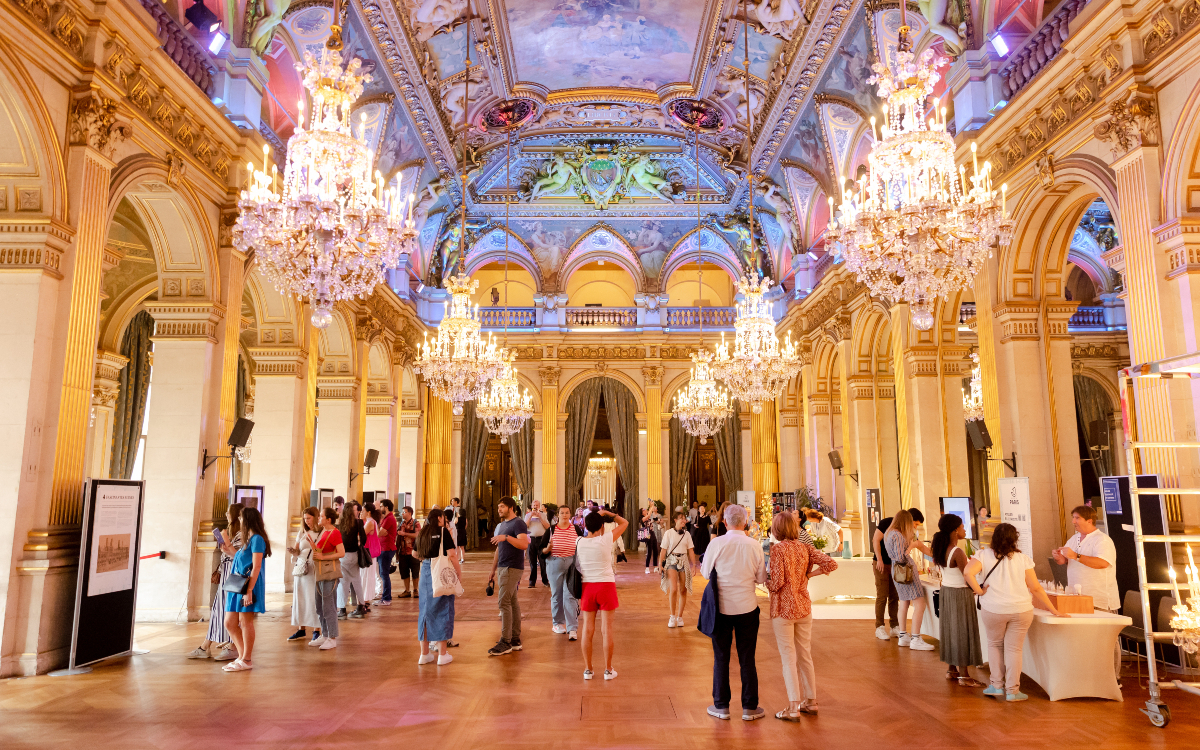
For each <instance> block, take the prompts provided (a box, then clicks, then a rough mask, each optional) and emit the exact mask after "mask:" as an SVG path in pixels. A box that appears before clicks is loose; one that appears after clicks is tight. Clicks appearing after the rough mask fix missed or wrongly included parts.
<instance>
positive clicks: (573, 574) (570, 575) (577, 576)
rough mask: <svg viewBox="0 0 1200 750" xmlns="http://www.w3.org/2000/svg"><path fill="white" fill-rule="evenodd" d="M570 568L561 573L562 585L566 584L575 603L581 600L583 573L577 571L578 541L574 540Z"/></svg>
mask: <svg viewBox="0 0 1200 750" xmlns="http://www.w3.org/2000/svg"><path fill="white" fill-rule="evenodd" d="M574 558H575V559H574V561H573V564H572V565H571V567H569V568H567V570H566V572H564V573H563V583H565V584H566V586H567V590H568V591H570V592H571V596H573V597H575V601H579V600H580V599H582V598H583V573H582V572H580V570H579V540H578V539H576V540H575V555H574Z"/></svg>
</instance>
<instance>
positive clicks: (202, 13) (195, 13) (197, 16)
mask: <svg viewBox="0 0 1200 750" xmlns="http://www.w3.org/2000/svg"><path fill="white" fill-rule="evenodd" d="M183 17H184V18H186V19H187V20H188V21H190V22H191V24H192V25H193V26H195V27H196V28H198V29H201V30H203V31H207V32H208V33H210V34H211V33H212V32H214V31H216V30H217V29H219V28H221V19H219V18H217V14H216V13H213V12H212V11H211V10H209V9H208V6H207V5H205V4H204V3H202V2H199V0H197V2H195V3H193V4H192V7H190V8H188V9H187V10H185V11H184V12H183Z"/></svg>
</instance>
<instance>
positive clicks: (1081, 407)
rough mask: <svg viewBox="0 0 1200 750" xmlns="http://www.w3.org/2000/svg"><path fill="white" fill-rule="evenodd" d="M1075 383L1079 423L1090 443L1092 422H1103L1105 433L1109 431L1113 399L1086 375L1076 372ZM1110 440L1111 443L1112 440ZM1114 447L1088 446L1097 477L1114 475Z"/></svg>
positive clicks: (1076, 411)
mask: <svg viewBox="0 0 1200 750" xmlns="http://www.w3.org/2000/svg"><path fill="white" fill-rule="evenodd" d="M1074 385H1075V414H1076V415H1077V416H1078V417H1079V424H1080V425H1081V426H1082V427H1083V436H1084V440H1085V442H1088V443H1090V442H1091V440H1090V438H1091V425H1092V422H1095V421H1097V420H1099V421H1100V422H1102V423H1103V424H1104V430H1105V434H1107V433H1108V418H1109V416H1110V415H1111V414H1112V401H1111V400H1110V399H1109V398H1108V393H1107V392H1106V391H1105V390H1104V387H1103V386H1102V385H1100V384H1099V383H1097V382H1096V381H1095V380H1093V379H1091V378H1089V377H1087V376H1086V375H1079V374H1076V375H1075V378H1074ZM1109 442H1110V443H1111V440H1110V441H1109ZM1114 447H1115V446H1111V445H1110V446H1109V450H1106V451H1097V450H1091V446H1089V447H1088V448H1089V449H1088V454H1089V456H1090V458H1091V459H1092V468H1094V469H1095V470H1096V476H1097V477H1110V476H1112V468H1113V467H1112V463H1113V462H1112V449H1113V448H1114Z"/></svg>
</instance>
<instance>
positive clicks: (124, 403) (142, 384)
mask: <svg viewBox="0 0 1200 750" xmlns="http://www.w3.org/2000/svg"><path fill="white" fill-rule="evenodd" d="M153 335H154V318H153V317H151V315H150V313H148V312H146V311H145V310H142V311H141V312H139V313H138V314H137V315H135V316H133V320H131V321H130V322H129V328H127V329H126V330H125V336H124V337H123V338H122V339H121V356H123V357H126V358H128V359H129V364H127V365H125V367H124V369H122V370H121V376H120V389H119V391H118V392H117V405H116V409H115V410H114V412H113V443H112V460H111V462H110V463H109V470H108V474H109V476H110V477H111V478H113V479H129V477H130V475H131V474H132V473H133V462H134V459H135V458H137V449H138V441H139V440H141V437H142V422H143V421H144V420H145V418H146V396H147V394H148V393H149V391H150V346H151V341H150V337H151V336H153Z"/></svg>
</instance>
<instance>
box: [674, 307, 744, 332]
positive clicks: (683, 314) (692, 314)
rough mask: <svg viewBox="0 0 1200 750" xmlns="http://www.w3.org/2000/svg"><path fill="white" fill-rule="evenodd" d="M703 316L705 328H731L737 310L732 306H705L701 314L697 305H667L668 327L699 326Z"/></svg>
mask: <svg viewBox="0 0 1200 750" xmlns="http://www.w3.org/2000/svg"><path fill="white" fill-rule="evenodd" d="M701 317H703V321H704V327H705V328H713V329H717V328H730V329H732V328H733V321H734V318H736V317H737V310H736V309H734V308H732V307H705V308H703V316H702V315H701V308H699V307H668V308H667V327H668V328H699V327H700V322H701Z"/></svg>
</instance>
